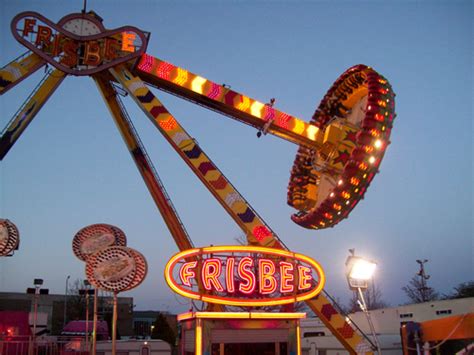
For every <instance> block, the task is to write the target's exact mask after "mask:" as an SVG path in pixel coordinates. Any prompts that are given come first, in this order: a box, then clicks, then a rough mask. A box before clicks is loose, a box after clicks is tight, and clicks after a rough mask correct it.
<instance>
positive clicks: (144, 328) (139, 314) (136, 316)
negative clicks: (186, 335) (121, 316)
mask: <svg viewBox="0 0 474 355" xmlns="http://www.w3.org/2000/svg"><path fill="white" fill-rule="evenodd" d="M160 313H162V314H163V315H164V316H165V318H166V321H167V322H168V324H169V326H170V328H171V329H172V330H173V332H174V334H175V336H176V335H177V333H178V323H177V320H176V315H174V314H170V313H168V312H159V311H134V312H133V334H134V336H135V337H137V338H144V339H146V338H149V337H150V336H151V333H152V331H153V327H154V325H153V324H154V323H155V320H156V317H157V316H158V314H160Z"/></svg>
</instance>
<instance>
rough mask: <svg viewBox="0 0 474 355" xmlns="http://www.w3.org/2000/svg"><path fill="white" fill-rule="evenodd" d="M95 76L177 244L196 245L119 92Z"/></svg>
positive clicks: (107, 82)
mask: <svg viewBox="0 0 474 355" xmlns="http://www.w3.org/2000/svg"><path fill="white" fill-rule="evenodd" d="M94 80H95V82H96V84H97V87H98V88H99V91H100V93H101V94H102V98H103V99H104V101H105V102H106V104H107V107H108V109H109V111H110V113H111V115H112V117H113V118H114V121H115V124H116V125H117V127H118V129H119V131H120V133H121V135H122V138H123V140H124V141H125V144H126V145H127V148H128V150H129V152H130V154H131V156H132V158H133V160H134V161H135V164H136V165H137V168H138V170H139V171H140V174H141V175H142V178H143V180H144V181H145V184H146V186H147V188H148V190H149V191H150V194H151V196H152V198H153V200H154V201H155V204H156V205H157V206H158V209H159V210H160V213H161V214H162V216H163V219H164V221H165V223H166V225H167V226H168V229H169V230H170V232H171V235H172V236H173V239H174V240H175V242H176V245H177V246H178V248H179V250H181V251H183V250H186V249H192V248H194V246H193V244H192V241H191V238H190V237H189V235H188V233H187V232H186V229H185V228H184V225H183V223H182V222H181V220H180V219H179V216H178V214H177V212H176V210H175V208H174V206H173V204H172V202H171V200H170V198H169V197H168V194H167V193H166V190H165V187H164V186H163V183H162V182H161V179H160V177H159V176H158V173H157V172H156V169H155V168H154V166H153V164H152V162H151V161H150V158H149V157H148V154H147V153H146V151H145V148H144V147H143V144H142V143H141V141H140V138H139V136H138V133H137V132H136V130H135V128H134V126H133V124H132V122H131V120H130V118H129V117H128V114H127V112H126V111H125V108H124V107H123V105H122V103H121V101H120V98H119V97H118V95H117V92H116V91H115V89H114V88H113V87H112V85H111V84H110V82H109V81H108V80H107V79H106V78H102V77H98V76H96V77H94Z"/></svg>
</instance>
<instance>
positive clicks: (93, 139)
mask: <svg viewBox="0 0 474 355" xmlns="http://www.w3.org/2000/svg"><path fill="white" fill-rule="evenodd" d="M82 4H83V2H82V1H67V2H65V1H52V0H46V1H45V0H41V1H21V2H20V1H10V0H4V1H2V2H1V3H0V49H1V50H0V64H1V65H2V66H3V65H5V64H7V63H8V62H9V61H10V60H12V59H13V58H15V57H16V56H18V55H20V54H21V53H23V52H24V48H23V47H22V46H21V45H20V44H18V43H17V42H16V41H15V40H14V38H13V37H12V35H11V32H10V21H11V19H12V18H13V17H14V16H15V15H16V14H17V13H19V12H21V11H27V10H32V11H37V12H40V13H41V14H43V15H45V16H46V17H48V18H49V19H51V20H53V21H55V22H57V21H59V19H60V18H61V17H63V16H64V15H66V14H69V13H72V12H79V11H80V10H81V8H82ZM88 9H93V10H94V11H96V12H97V13H98V14H99V15H101V16H102V17H103V18H104V25H105V26H106V27H107V28H111V29H112V28H115V27H119V26H122V25H134V26H136V27H139V28H141V29H142V30H145V31H149V32H151V40H150V43H149V46H148V50H147V52H148V53H149V54H151V55H153V56H156V57H158V58H161V59H163V60H166V61H169V62H171V63H173V64H175V65H178V66H181V67H183V68H186V69H188V70H190V71H192V72H194V73H197V74H200V75H201V76H203V77H205V78H208V79H210V80H213V81H215V82H218V83H226V84H228V85H231V87H232V89H234V90H236V91H239V92H242V93H244V94H246V95H248V96H250V97H253V98H255V99H258V100H260V101H263V102H266V101H268V100H269V99H270V98H272V97H275V98H276V104H275V106H276V107H277V108H278V109H280V110H283V111H285V112H288V113H290V114H293V115H296V116H298V117H301V118H303V119H305V120H309V119H310V117H311V115H312V113H313V112H314V109H315V108H316V106H317V105H318V104H319V101H320V100H321V99H322V97H323V96H324V94H325V92H326V91H327V90H328V89H329V87H330V86H331V84H332V83H333V82H334V81H335V80H336V79H337V77H338V76H339V75H340V74H341V73H342V72H343V71H345V70H346V69H347V68H349V67H350V66H352V65H354V64H359V63H363V64H366V65H370V66H372V67H374V69H376V70H377V71H378V72H380V73H381V74H382V75H384V76H385V77H386V78H388V80H389V81H390V82H391V84H392V86H393V89H394V91H395V92H396V94H397V97H396V112H397V115H398V117H397V119H396V122H395V126H394V129H393V133H392V139H391V140H392V144H391V145H390V147H389V148H388V151H387V153H386V155H385V159H384V161H383V162H382V165H381V172H380V174H378V176H377V177H376V178H375V179H374V181H373V183H372V184H371V187H370V188H369V190H368V192H367V193H366V196H365V199H364V200H363V201H362V202H361V203H359V204H358V205H357V207H356V208H355V210H354V211H353V212H352V213H351V215H350V217H349V219H347V220H345V221H343V222H342V223H340V224H339V225H337V226H336V227H335V228H332V229H329V230H321V231H310V230H304V229H302V228H300V227H299V226H297V225H295V224H293V222H292V221H291V220H290V218H289V216H290V214H291V213H292V210H291V209H290V208H289V207H288V206H287V205H286V186H287V182H288V177H289V171H290V168H291V165H292V163H293V159H294V155H295V153H296V150H297V147H296V146H295V145H293V144H292V143H289V142H286V141H283V140H280V139H278V138H276V137H272V136H265V137H263V138H261V139H257V138H256V131H255V130H254V129H253V128H250V127H248V126H245V125H242V124H240V123H238V122H236V121H233V120H230V119H228V118H227V117H224V116H221V115H218V114H216V113H214V112H211V111H208V110H206V109H203V108H201V107H199V106H196V105H193V104H191V103H189V102H186V101H183V100H181V99H178V98H175V97H172V96H170V95H168V94H165V93H162V92H159V91H155V94H157V96H158V97H159V98H160V99H161V100H162V102H163V103H164V104H165V105H166V106H167V108H168V109H169V110H170V111H171V112H172V113H173V114H174V115H175V117H176V118H177V119H178V120H179V121H180V122H181V123H182V125H183V126H184V127H185V129H186V130H187V131H188V132H189V133H190V134H191V135H192V136H194V137H195V138H196V139H197V140H198V142H199V144H200V145H201V147H202V148H203V150H204V151H205V152H206V153H207V154H208V155H209V156H210V157H211V159H212V160H213V161H214V162H215V163H216V165H217V166H218V167H219V168H220V169H221V170H222V171H223V172H224V174H225V175H226V176H227V178H228V179H229V180H230V181H231V182H232V183H233V184H234V186H235V187H236V188H237V189H238V190H239V191H240V192H241V194H242V195H243V196H244V197H246V198H247V200H248V201H249V202H250V203H251V205H252V206H253V207H254V208H255V209H256V210H257V211H258V213H259V214H260V215H261V216H262V217H263V219H264V220H265V221H266V222H267V223H268V224H269V225H270V226H271V227H272V229H273V230H274V231H275V232H276V233H277V234H278V235H279V236H280V238H281V239H283V240H284V241H285V243H286V244H287V245H288V246H289V247H290V248H291V249H292V250H294V251H297V252H302V253H304V254H306V255H309V256H311V257H313V258H315V259H316V260H318V261H319V262H320V263H321V264H322V266H323V267H324V269H325V271H326V274H327V277H328V281H327V287H326V290H327V291H328V292H329V293H331V294H332V295H334V296H336V297H338V298H340V299H341V300H346V299H347V298H348V297H349V291H348V289H347V284H346V280H345V276H344V261H345V258H346V257H347V255H348V249H349V248H356V252H357V254H359V255H361V256H365V257H368V258H371V259H374V260H376V261H377V262H378V270H377V275H376V282H377V285H379V286H380V288H381V291H382V293H383V298H384V300H385V301H387V302H388V303H390V304H392V305H398V304H400V303H404V302H406V301H407V299H406V297H405V295H404V293H403V291H402V290H401V287H402V286H404V285H406V284H407V282H408V281H409V280H410V278H411V277H412V276H413V275H414V274H415V273H416V272H417V268H418V265H417V263H416V261H415V260H416V259H424V258H426V259H429V262H428V263H427V264H426V268H427V273H428V274H430V275H431V278H430V280H429V285H430V286H432V287H434V288H435V289H437V290H438V291H440V292H441V293H443V292H444V293H447V292H450V291H451V290H452V287H454V286H456V285H458V284H459V283H460V282H464V281H468V280H470V279H472V275H473V274H474V273H473V271H474V268H473V250H474V248H473V222H472V221H473V218H472V217H473V214H472V208H473V191H472V185H473V184H472V181H473V179H472V172H473V168H472V164H473V156H472V155H473V149H472V133H473V130H472V118H473V117H472V97H473V89H472V78H473V75H472V37H473V31H472V23H473V9H472V2H471V1H453V0H450V1H391V2H382V1H362V2H359V1H358V2H356V1H305V2H300V1H278V2H276V1H265V2H263V1H262V2H253V1H235V2H232V1H219V2H217V1H216V2H211V1H204V2H197V1H196V2H194V1H186V2H185V1H135V2H126V1H116V0H115V1H97V0H95V1H94V0H89V1H88ZM42 75H43V73H36V74H35V75H33V76H32V77H30V78H28V79H27V80H25V81H24V82H22V83H21V84H20V85H18V86H17V87H15V88H14V89H13V90H11V91H9V92H8V93H7V94H5V95H3V96H2V97H0V113H1V115H0V127H4V126H5V125H6V123H7V122H8V121H9V120H10V117H11V116H12V115H13V114H14V113H15V111H16V110H17V108H18V107H19V106H20V105H21V103H22V102H23V101H24V100H25V99H26V97H27V96H28V94H29V93H30V92H31V91H32V90H33V88H34V87H35V86H36V84H37V83H38V82H39V80H40V78H41V76H42ZM124 101H125V103H126V106H127V109H128V110H129V113H130V115H131V117H132V119H133V121H134V123H135V125H136V126H137V129H138V130H139V133H140V136H141V138H142V140H143V142H144V143H145V145H146V147H147V149H148V152H149V154H150V156H151V158H152V160H153V161H154V164H155V166H156V168H157V170H158V172H159V174H160V176H161V178H162V180H163V182H164V184H165V186H166V188H167V191H168V193H169V195H170V196H171V198H172V200H173V202H174V204H175V207H176V208H177V210H178V211H179V214H180V216H181V218H182V220H183V221H184V223H185V225H186V228H187V230H188V232H189V234H190V236H191V238H192V239H193V241H194V244H195V245H197V246H205V245H209V244H214V245H219V244H231V243H234V238H236V237H238V236H239V235H241V232H240V230H239V229H238V228H237V226H236V225H235V224H234V222H233V220H232V219H231V218H230V217H229V216H228V215H227V214H226V213H225V212H224V209H223V208H221V207H220V205H219V204H218V203H217V202H216V201H215V200H214V199H213V198H212V196H211V195H210V194H209V193H208V192H207V190H206V189H205V188H204V187H203V186H202V185H201V184H200V182H199V181H198V179H197V178H196V177H195V176H194V175H193V174H192V173H191V172H190V171H189V170H188V168H187V167H186V165H185V164H184V162H183V161H181V160H180V158H179V157H178V156H177V155H176V153H175V152H174V151H173V150H172V149H171V148H170V147H169V146H168V144H167V143H166V142H165V141H164V139H163V138H162V136H161V135H160V134H159V133H158V131H156V130H155V128H154V127H153V126H152V125H151V124H150V122H149V121H148V120H147V118H146V117H145V116H144V115H143V114H142V113H141V112H140V111H139V110H138V108H137V107H136V106H135V104H134V103H133V102H132V100H131V99H130V98H126V99H125V100H124ZM0 216H1V217H2V218H8V219H10V220H11V221H13V222H14V223H15V224H16V225H17V226H18V227H19V229H20V233H21V246H20V250H19V251H18V252H17V253H15V255H14V257H12V258H2V259H1V260H0V290H1V291H17V292H24V291H25V289H26V288H27V287H30V286H31V284H32V281H33V278H38V277H40V278H43V279H44V280H45V285H44V286H45V287H49V288H50V292H52V293H63V292H64V288H65V281H66V277H67V275H71V279H72V280H74V279H77V278H84V264H83V263H82V262H81V261H79V260H78V259H76V258H75V257H74V255H73V253H72V250H71V242H72V238H73V236H74V234H75V233H76V232H77V231H78V230H79V229H80V228H82V227H84V226H86V225H88V224H92V223H110V224H115V225H117V226H119V227H120V228H122V229H123V230H124V231H125V232H126V234H127V236H128V245H129V246H131V247H133V248H135V249H137V250H139V251H141V252H142V253H143V254H144V255H145V257H146V258H147V260H148V263H149V273H148V276H147V278H146V280H145V281H144V283H143V284H142V285H141V286H139V287H138V288H137V289H135V290H133V291H130V292H127V293H124V295H127V296H133V297H134V298H135V301H134V302H135V304H137V308H138V309H168V310H173V311H178V310H183V309H185V308H187V306H186V305H185V303H186V302H185V300H183V299H177V298H176V297H175V296H174V295H173V294H172V292H171V291H170V290H169V289H168V288H167V286H166V285H165V282H164V279H163V268H164V264H165V263H166V261H167V260H168V259H169V258H170V257H171V255H173V254H174V253H175V252H177V248H176V246H175V244H174V242H173V240H172V238H171V236H170V234H169V232H168V230H167V229H166V226H165V224H164V223H163V221H162V219H161V216H160V214H159V213H158V211H157V209H156V207H155V206H154V204H153V201H152V199H151V197H150V196H149V194H148V192H147V190H146V187H145V185H144V183H143V182H142V180H141V177H140V175H139V173H138V171H137V170H136V168H135V165H134V163H133V161H132V159H131V157H130V156H129V153H128V152H127V150H126V147H125V145H124V144H123V143H122V141H121V138H120V135H119V133H118V130H117V129H116V128H115V126H114V123H113V121H112V119H111V117H110V115H109V113H108V111H107V109H106V107H105V104H104V103H103V102H102V99H101V98H100V95H99V93H98V91H97V88H96V87H95V85H94V83H93V81H92V80H91V79H90V78H88V77H68V78H67V79H66V80H65V81H64V82H63V84H62V85H61V86H60V87H59V89H58V90H57V91H56V93H55V94H54V95H53V96H52V98H51V99H50V100H49V101H48V102H47V104H46V105H45V107H44V108H43V109H42V110H41V111H40V113H39V114H38V115H37V117H36V118H35V120H34V121H33V123H32V124H31V125H30V126H29V127H28V128H27V130H26V131H25V133H24V134H23V135H22V137H21V138H20V139H19V140H18V141H17V143H16V144H15V146H14V147H13V148H12V149H11V151H10V152H9V154H8V155H7V156H6V158H5V159H4V160H3V161H2V162H1V163H0ZM183 303H184V304H183Z"/></svg>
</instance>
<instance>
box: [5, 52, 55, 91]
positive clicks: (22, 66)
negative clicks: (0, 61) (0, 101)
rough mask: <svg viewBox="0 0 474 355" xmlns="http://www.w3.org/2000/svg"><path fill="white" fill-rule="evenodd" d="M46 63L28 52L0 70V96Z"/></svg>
mask: <svg viewBox="0 0 474 355" xmlns="http://www.w3.org/2000/svg"><path fill="white" fill-rule="evenodd" d="M45 64H46V62H45V61H44V60H43V59H42V58H41V57H40V56H39V55H37V54H34V53H31V52H27V53H25V54H23V55H21V56H20V57H18V58H16V59H14V60H12V61H11V62H10V63H8V64H7V65H5V66H4V67H3V68H2V69H0V95H3V94H4V93H6V92H7V91H8V90H9V89H11V88H12V87H14V86H15V85H17V84H18V83H19V82H20V81H22V80H23V79H25V78H26V77H28V76H29V75H31V74H33V73H34V72H35V71H37V70H38V69H39V68H41V67H42V66H43V65H45Z"/></svg>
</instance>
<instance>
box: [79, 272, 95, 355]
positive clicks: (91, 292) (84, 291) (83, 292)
mask: <svg viewBox="0 0 474 355" xmlns="http://www.w3.org/2000/svg"><path fill="white" fill-rule="evenodd" d="M90 286H91V284H90V283H89V281H88V280H84V288H83V289H80V290H79V294H80V295H81V296H84V295H85V297H86V337H85V340H86V351H89V350H90V349H89V295H94V290H93V289H91V288H90ZM94 331H95V329H93V331H92V332H93V333H94Z"/></svg>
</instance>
